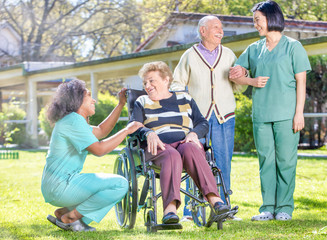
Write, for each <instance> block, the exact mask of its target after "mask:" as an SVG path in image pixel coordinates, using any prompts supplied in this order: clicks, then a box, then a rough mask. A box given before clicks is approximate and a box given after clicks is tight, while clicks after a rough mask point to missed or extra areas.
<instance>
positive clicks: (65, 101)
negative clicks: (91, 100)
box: [47, 79, 86, 123]
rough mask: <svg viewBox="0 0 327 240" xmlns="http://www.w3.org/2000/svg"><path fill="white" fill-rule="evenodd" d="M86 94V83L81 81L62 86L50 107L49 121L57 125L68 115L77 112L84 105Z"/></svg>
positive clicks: (66, 83)
mask: <svg viewBox="0 0 327 240" xmlns="http://www.w3.org/2000/svg"><path fill="white" fill-rule="evenodd" d="M85 92H86V87H85V82H84V81H82V80H79V79H74V80H71V81H69V82H64V83H62V84H60V85H59V86H58V88H57V91H56V93H55V95H54V97H53V100H52V102H51V103H50V105H49V107H48V111H47V115H48V119H49V120H50V121H51V122H52V123H55V122H57V121H58V120H60V119H62V118H63V117H64V116H66V115H67V114H69V113H72V112H76V111H77V110H78V109H79V107H80V106H81V105H82V103H83V98H84V93H85Z"/></svg>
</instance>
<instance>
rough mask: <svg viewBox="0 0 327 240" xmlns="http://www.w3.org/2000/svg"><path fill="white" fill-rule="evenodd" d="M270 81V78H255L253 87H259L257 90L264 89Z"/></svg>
mask: <svg viewBox="0 0 327 240" xmlns="http://www.w3.org/2000/svg"><path fill="white" fill-rule="evenodd" d="M268 79H269V77H262V76H259V77H256V78H253V81H252V84H251V85H252V86H253V87H257V88H263V87H265V86H266V84H267V82H268Z"/></svg>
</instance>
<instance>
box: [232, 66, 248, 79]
mask: <svg viewBox="0 0 327 240" xmlns="http://www.w3.org/2000/svg"><path fill="white" fill-rule="evenodd" d="M246 73H247V72H246V69H245V68H243V67H241V66H240V65H237V66H235V67H230V68H229V75H228V77H229V79H235V78H240V77H243V76H246Z"/></svg>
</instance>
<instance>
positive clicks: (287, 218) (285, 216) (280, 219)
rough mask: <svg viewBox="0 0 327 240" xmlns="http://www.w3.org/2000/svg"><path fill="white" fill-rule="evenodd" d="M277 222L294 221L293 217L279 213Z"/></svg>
mask: <svg viewBox="0 0 327 240" xmlns="http://www.w3.org/2000/svg"><path fill="white" fill-rule="evenodd" d="M276 220H278V221H289V220H292V217H291V216H290V215H288V213H286V212H279V213H277V215H276Z"/></svg>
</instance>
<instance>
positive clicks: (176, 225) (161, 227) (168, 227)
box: [152, 223, 183, 230]
mask: <svg viewBox="0 0 327 240" xmlns="http://www.w3.org/2000/svg"><path fill="white" fill-rule="evenodd" d="M152 228H154V229H156V230H176V229H183V226H182V224H180V223H173V224H157V225H154V226H152Z"/></svg>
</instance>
